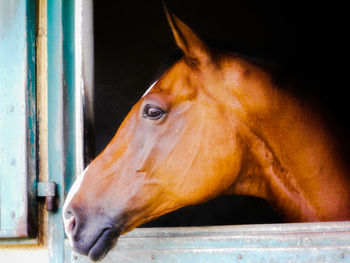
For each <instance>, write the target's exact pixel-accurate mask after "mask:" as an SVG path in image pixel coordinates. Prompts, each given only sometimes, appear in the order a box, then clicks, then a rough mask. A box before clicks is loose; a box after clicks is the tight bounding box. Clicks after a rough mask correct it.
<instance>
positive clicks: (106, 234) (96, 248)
mask: <svg viewBox="0 0 350 263" xmlns="http://www.w3.org/2000/svg"><path fill="white" fill-rule="evenodd" d="M119 235H120V232H119V230H116V229H114V228H105V229H103V230H102V231H101V233H100V235H99V236H98V237H97V238H96V239H95V241H94V243H93V244H92V246H91V247H90V249H89V250H88V253H87V255H88V257H89V258H90V259H91V260H93V261H99V260H101V259H103V258H104V257H105V256H106V254H107V252H108V251H109V250H110V249H112V247H113V246H114V245H115V244H116V241H117V240H118V238H119Z"/></svg>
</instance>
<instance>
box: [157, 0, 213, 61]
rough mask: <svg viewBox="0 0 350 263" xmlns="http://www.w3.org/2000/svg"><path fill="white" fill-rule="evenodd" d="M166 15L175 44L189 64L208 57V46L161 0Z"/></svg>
mask: <svg viewBox="0 0 350 263" xmlns="http://www.w3.org/2000/svg"><path fill="white" fill-rule="evenodd" d="M163 6H164V10H165V14H166V17H167V19H168V22H169V25H170V27H171V30H172V32H173V35H174V38H175V41H176V44H177V46H178V47H179V48H180V49H181V50H182V51H183V52H184V54H185V58H186V59H187V60H188V61H189V62H190V63H191V64H200V63H202V62H203V61H206V60H207V59H208V58H209V57H210V52H209V47H208V46H207V45H206V44H205V43H204V42H203V41H202V40H201V39H200V37H199V36H198V35H197V34H196V33H195V32H194V31H193V30H192V29H191V28H190V27H189V26H188V25H186V24H185V23H184V22H182V21H181V20H180V19H179V18H177V17H176V16H175V15H174V14H173V13H172V12H169V11H168V9H167V7H166V6H165V4H164V2H163Z"/></svg>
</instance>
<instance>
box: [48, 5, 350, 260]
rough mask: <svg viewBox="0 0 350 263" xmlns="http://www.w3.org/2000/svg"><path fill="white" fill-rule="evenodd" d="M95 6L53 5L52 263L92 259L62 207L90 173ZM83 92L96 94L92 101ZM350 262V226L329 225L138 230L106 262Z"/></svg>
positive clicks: (50, 62)
mask: <svg viewBox="0 0 350 263" xmlns="http://www.w3.org/2000/svg"><path fill="white" fill-rule="evenodd" d="M92 6H93V5H92V0H75V1H65V0H55V1H50V0H48V13H47V14H48V85H49V103H48V118H49V127H48V128H49V131H48V132H49V140H48V142H49V179H50V180H52V181H55V182H57V183H58V192H59V208H58V211H57V213H52V214H50V217H49V239H50V242H49V244H50V249H51V253H50V255H51V259H50V260H51V262H57V263H61V262H79V263H85V262H90V261H89V259H88V258H87V257H84V256H81V255H78V254H76V253H74V252H73V251H72V250H71V248H70V247H69V245H68V242H67V240H66V239H65V236H64V231H63V224H62V219H61V207H62V205H63V201H64V197H65V195H66V193H67V191H68V189H69V186H70V185H71V182H72V181H73V180H74V177H75V174H77V173H79V172H81V170H82V169H83V159H84V157H83V153H84V150H83V147H84V139H83V136H84V133H83V129H84V119H85V120H86V118H85V117H86V116H85V115H84V112H85V113H86V110H87V109H89V102H91V101H92V98H93V96H92V93H91V91H92V90H93V89H92V86H93V77H92V76H93V60H92V57H93V37H92V36H93V34H92V32H93V31H92V19H93V18H92V13H93V12H92V8H93V7H92ZM73 29H74V30H73ZM70 41H72V42H74V43H72V42H70ZM83 61H84V63H83ZM87 76H89V78H87ZM83 91H84V92H85V93H86V92H89V97H88V98H87V99H85V104H83V103H84V98H83V97H82V95H81V94H83ZM79 94H80V95H79ZM84 107H85V111H84V110H83V109H84ZM90 110H91V108H90ZM64 114H66V115H64ZM63 116H65V118H63ZM67 118H68V120H69V122H68V123H67V122H65V121H64V119H66V120H67ZM67 126H69V127H67ZM54 143H56V146H54ZM57 143H58V146H59V147H58V148H57ZM67 163H69V164H70V166H69V167H67V166H66V164H67ZM349 260H350V222H326V223H298V224H265V225H240V226H210V227H172V228H137V229H135V230H133V231H132V232H130V233H128V234H126V235H124V236H122V237H120V239H119V241H118V245H117V247H116V248H115V249H113V250H112V251H110V253H109V254H108V256H107V257H106V258H105V259H104V260H103V261H101V262H261V263H262V262H264V263H265V262H300V263H301V262H332V263H333V262H349Z"/></svg>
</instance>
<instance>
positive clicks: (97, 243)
mask: <svg viewBox="0 0 350 263" xmlns="http://www.w3.org/2000/svg"><path fill="white" fill-rule="evenodd" d="M119 225H120V224H115V223H113V222H112V220H110V219H109V218H108V217H106V216H94V217H90V218H88V217H87V216H86V215H84V214H82V213H76V212H73V211H72V210H71V209H70V210H68V211H66V212H65V215H64V228H65V232H66V235H67V237H68V240H69V244H70V245H71V247H72V248H73V250H74V251H75V252H77V253H79V254H82V255H85V256H88V257H89V258H90V259H91V260H93V261H98V260H101V259H103V258H104V257H105V256H106V254H107V253H108V251H109V250H110V249H112V248H113V247H114V246H115V245H116V243H117V240H118V237H119V235H120V232H121V231H120V227H119Z"/></svg>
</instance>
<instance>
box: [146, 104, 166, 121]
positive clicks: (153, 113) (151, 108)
mask: <svg viewBox="0 0 350 263" xmlns="http://www.w3.org/2000/svg"><path fill="white" fill-rule="evenodd" d="M163 114H164V111H163V110H162V109H161V108H159V107H157V106H155V105H150V104H148V105H146V106H145V108H144V110H143V117H145V118H148V119H150V120H158V119H159V118H160V117H162V116H163Z"/></svg>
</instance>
